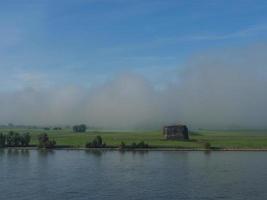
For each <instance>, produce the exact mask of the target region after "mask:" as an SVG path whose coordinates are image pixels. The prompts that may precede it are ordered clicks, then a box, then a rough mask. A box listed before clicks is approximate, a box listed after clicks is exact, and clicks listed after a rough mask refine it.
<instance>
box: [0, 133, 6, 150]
mask: <svg viewBox="0 0 267 200" xmlns="http://www.w3.org/2000/svg"><path fill="white" fill-rule="evenodd" d="M5 145H6V135H4V134H3V133H0V147H4V146H5Z"/></svg>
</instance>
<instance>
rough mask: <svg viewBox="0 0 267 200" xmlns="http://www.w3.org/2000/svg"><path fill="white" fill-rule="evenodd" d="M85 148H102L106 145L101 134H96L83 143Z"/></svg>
mask: <svg viewBox="0 0 267 200" xmlns="http://www.w3.org/2000/svg"><path fill="white" fill-rule="evenodd" d="M85 146H86V147H87V148H103V147H106V144H105V143H103V140H102V137H101V136H96V137H95V138H94V139H93V140H92V142H87V143H86V145H85Z"/></svg>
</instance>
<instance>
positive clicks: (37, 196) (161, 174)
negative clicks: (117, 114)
mask: <svg viewBox="0 0 267 200" xmlns="http://www.w3.org/2000/svg"><path fill="white" fill-rule="evenodd" d="M0 199H1V200H24V199H25V200H29V199H34V200H50V199H55V200H69V199H73V200H87V199H101V200H105V199H114V200H124V199H128V200H163V199H164V200H165V199H166V200H174V199H175V200H176V199H179V200H182V199H187V200H190V199H203V200H204V199H205V200H209V199H211V200H215V199H230V200H232V199H233V200H239V199H240V200H254V199H255V200H256V199H259V200H264V199H267V153H266V152H190V151H188V152H187V151H184V152H177V151H147V152H146V151H136V152H120V151H84V150H53V151H38V150H14V149H2V150H1V149H0Z"/></svg>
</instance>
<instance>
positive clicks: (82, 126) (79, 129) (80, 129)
mask: <svg viewBox="0 0 267 200" xmlns="http://www.w3.org/2000/svg"><path fill="white" fill-rule="evenodd" d="M72 129H73V132H80V133H81V132H86V129H87V127H86V125H85V124H80V125H75V126H73V127H72Z"/></svg>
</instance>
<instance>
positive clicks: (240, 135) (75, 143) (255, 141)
mask: <svg viewBox="0 0 267 200" xmlns="http://www.w3.org/2000/svg"><path fill="white" fill-rule="evenodd" d="M10 130H13V131H17V132H29V133H30V134H31V137H32V140H31V144H32V145H35V144H37V136H38V134H40V133H43V132H46V133H48V135H49V137H50V138H51V139H54V140H56V142H57V144H58V145H66V146H71V147H84V145H85V143H86V142H87V141H91V140H92V139H93V138H94V137H95V136H97V135H100V136H101V137H102V138H103V141H104V142H105V143H106V144H107V145H108V146H111V147H113V146H114V147H117V146H118V145H120V143H121V142H122V141H123V142H124V143H125V144H131V143H133V142H136V143H138V142H140V141H144V142H145V143H148V144H149V146H150V147H152V148H181V149H203V147H204V144H205V143H207V142H208V143H210V145H211V146H212V147H214V148H220V149H267V130H266V131H206V130H202V131H196V132H194V133H191V135H190V141H167V140H165V139H164V137H163V135H162V133H161V132H160V131H151V132H96V131H89V132H86V133H74V132H72V130H70V129H63V130H50V131H44V130H41V129H0V132H8V131H10Z"/></svg>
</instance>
